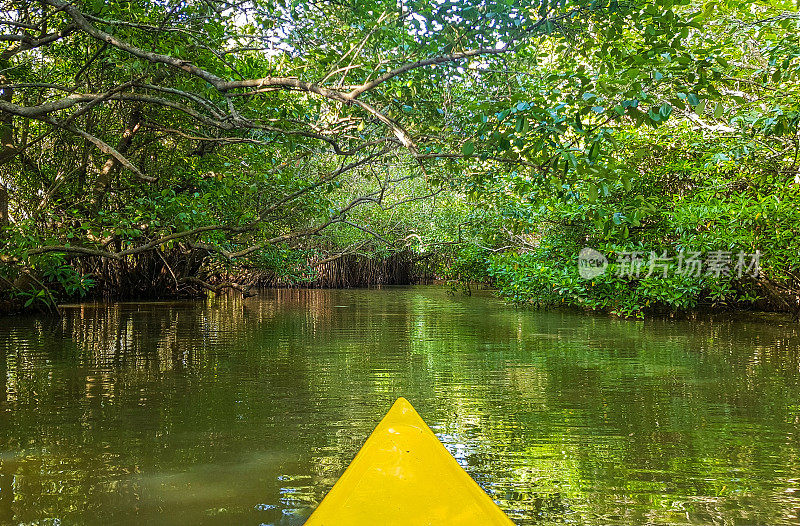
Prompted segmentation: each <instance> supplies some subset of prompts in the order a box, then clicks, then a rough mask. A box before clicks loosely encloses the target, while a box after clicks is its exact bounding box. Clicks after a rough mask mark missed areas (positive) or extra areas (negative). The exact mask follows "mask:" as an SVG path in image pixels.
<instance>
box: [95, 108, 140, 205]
mask: <svg viewBox="0 0 800 526" xmlns="http://www.w3.org/2000/svg"><path fill="white" fill-rule="evenodd" d="M141 125H142V113H141V111H140V110H139V108H134V109H133V110H132V111H131V115H130V117H129V118H128V124H127V125H126V126H125V130H124V131H123V132H122V138H121V139H120V141H119V144H118V145H117V151H118V152H119V153H120V154H122V155H125V154H126V153H128V150H130V148H131V144H133V137H134V136H135V135H136V133H137V132H138V131H139V128H140V127H141ZM119 169H120V163H119V161H117V160H116V159H115V158H113V157H110V158H109V159H108V160H107V161H106V162H105V164H104V165H103V167H102V168H101V169H100V174H99V175H98V176H97V180H96V181H95V183H94V189H93V190H92V207H97V206H99V205H100V202H101V201H102V199H103V196H104V195H105V194H106V192H107V191H108V187H109V186H111V182H112V181H113V180H114V176H115V175H116V174H117V172H119Z"/></svg>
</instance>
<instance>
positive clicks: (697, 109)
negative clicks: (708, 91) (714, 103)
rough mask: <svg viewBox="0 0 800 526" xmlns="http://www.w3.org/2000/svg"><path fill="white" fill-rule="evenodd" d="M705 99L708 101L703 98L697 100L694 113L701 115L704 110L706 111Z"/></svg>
mask: <svg viewBox="0 0 800 526" xmlns="http://www.w3.org/2000/svg"><path fill="white" fill-rule="evenodd" d="M707 101H708V99H703V100H701V101H700V102H698V103H697V105H696V106H695V107H694V111H695V113H697V114H698V115H703V113H705V111H706V102H707Z"/></svg>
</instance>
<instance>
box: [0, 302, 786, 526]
mask: <svg viewBox="0 0 800 526" xmlns="http://www.w3.org/2000/svg"><path fill="white" fill-rule="evenodd" d="M63 310H64V316H63V318H61V319H52V318H36V317H25V318H3V319H0V524H26V525H28V524H31V525H33V524H37V525H68V524H76V525H78V524H80V525H84V524H85V525H95V524H97V525H101V524H102V525H140V524H160V525H196V524H204V525H222V524H237V525H238V524H240V525H253V526H259V525H290V524H291V525H299V524H302V523H303V520H304V518H305V517H307V515H308V514H309V513H310V511H311V510H313V508H314V506H315V505H316V504H317V503H318V502H319V501H320V499H321V498H322V497H323V496H324V494H325V493H326V492H327V490H328V489H330V487H331V486H332V485H333V484H334V482H335V481H336V479H337V477H338V476H339V475H340V474H341V473H342V471H343V470H344V469H345V467H346V466H347V464H348V463H349V461H350V460H351V459H352V457H353V456H354V455H355V453H356V451H357V450H358V448H359V446H360V445H361V443H362V442H363V441H364V439H365V438H366V436H367V435H368V434H369V432H370V431H371V429H372V428H373V427H374V426H375V424H376V423H377V422H378V420H379V419H380V417H381V416H382V414H383V413H384V412H385V411H386V410H387V409H388V408H389V406H390V405H391V403H392V401H394V399H395V398H396V397H398V396H405V397H407V398H408V399H409V400H410V401H411V402H412V403H413V404H414V405H415V406H416V408H417V410H418V411H419V412H420V414H421V415H422V416H423V418H424V419H425V420H426V421H427V422H428V423H429V424H430V425H431V427H432V428H433V430H434V432H435V433H436V434H437V435H438V436H439V438H440V439H441V440H442V441H443V442H444V443H445V445H446V446H447V448H448V449H449V450H450V451H451V452H452V453H453V455H454V456H455V457H456V458H457V460H458V461H459V462H460V463H461V464H462V466H464V468H465V469H466V470H467V471H468V472H469V473H470V474H471V475H472V476H473V477H474V478H475V479H476V480H477V481H478V483H479V484H481V486H483V487H484V489H486V490H487V491H488V492H489V494H490V495H491V496H492V497H493V498H494V499H495V500H496V501H497V502H498V503H499V504H500V506H501V507H502V508H503V509H504V510H505V511H506V512H507V513H508V514H509V515H510V516H511V517H512V519H513V520H514V521H515V523H517V524H519V525H533V524H563V523H568V524H585V525H600V524H630V525H633V524H644V523H657V524H663V523H677V524H796V523H798V521H800V330H799V329H798V325H797V324H795V323H792V322H791V321H790V320H788V319H785V318H782V317H772V316H763V317H760V318H753V317H749V318H747V319H746V320H742V319H739V320H738V321H735V320H734V319H731V318H725V317H723V318H715V319H705V320H702V321H669V320H652V321H645V322H641V321H627V320H615V319H610V318H605V317H594V316H585V315H580V314H573V313H564V312H539V311H529V310H519V309H515V308H513V307H510V306H507V305H505V304H503V303H502V302H500V301H499V300H497V299H495V298H493V297H491V296H489V295H484V294H480V295H476V296H472V297H462V296H455V297H453V296H450V295H448V294H447V292H446V291H444V290H442V289H439V288H435V287H415V288H387V289H382V290H347V291H343V290H305V291H300V290H273V291H265V292H264V293H262V294H261V295H260V296H258V297H255V298H249V299H247V300H241V299H234V298H216V299H210V300H207V301H200V302H184V303H147V304H127V303H121V304H112V305H106V304H86V305H75V306H68V307H65V308H64V309H63Z"/></svg>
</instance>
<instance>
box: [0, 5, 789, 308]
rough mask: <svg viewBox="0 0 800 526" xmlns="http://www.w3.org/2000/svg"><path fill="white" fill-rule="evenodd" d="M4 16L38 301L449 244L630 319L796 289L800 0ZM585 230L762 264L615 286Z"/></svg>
mask: <svg viewBox="0 0 800 526" xmlns="http://www.w3.org/2000/svg"><path fill="white" fill-rule="evenodd" d="M0 12H1V13H0V26H2V34H1V35H0V42H2V44H3V46H4V47H3V49H2V51H0V75H1V76H0V90H1V91H0V119H2V121H1V122H0V139H2V151H1V152H0V177H2V189H0V223H2V227H3V229H4V234H3V237H2V241H1V242H2V243H3V250H2V252H3V255H2V257H3V263H4V270H3V277H4V283H5V285H4V287H5V290H6V292H7V293H8V294H9V295H11V296H14V297H21V298H24V299H25V300H26V302H27V303H29V304H30V303H32V302H36V301H41V302H43V303H48V302H50V303H55V302H56V299H57V298H56V297H68V296H72V295H76V294H84V293H87V292H91V291H95V293H97V291H103V292H104V293H106V294H109V293H112V294H113V293H114V292H115V291H116V292H118V293H119V294H118V295H132V296H135V295H158V294H162V293H164V291H172V292H173V293H178V292H181V291H182V292H191V291H193V290H199V289H201V288H210V289H212V290H219V287H220V286H221V285H222V284H225V285H229V286H238V285H236V284H235V283H233V282H230V281H225V280H224V279H221V278H220V277H221V276H229V275H235V274H237V273H240V272H242V269H248V268H272V269H275V270H278V271H280V272H284V273H290V274H292V276H293V278H294V279H303V277H304V276H306V277H307V275H309V274H313V268H310V267H308V255H309V254H314V255H315V256H314V257H315V258H316V261H318V262H319V261H329V260H332V259H333V258H336V257H340V256H341V255H343V254H348V253H353V252H366V253H391V252H396V251H399V250H408V249H411V250H413V251H416V252H417V253H426V252H431V251H438V252H443V251H444V250H445V249H443V248H441V247H446V250H448V251H450V252H449V253H450V254H451V255H452V257H451V259H450V262H451V264H450V265H449V270H447V271H445V272H449V273H450V274H452V275H458V276H461V277H462V278H464V279H466V278H469V279H476V278H477V279H492V280H495V282H496V283H498V284H499V285H500V286H501V290H503V291H504V292H505V293H507V294H508V295H510V296H512V297H514V298H516V299H518V300H520V301H528V300H529V299H531V298H536V302H540V303H553V302H555V303H559V302H565V301H566V302H568V303H572V304H579V305H584V306H591V307H593V308H618V309H617V310H618V311H619V312H622V313H637V312H640V311H641V310H642V309H643V308H644V307H646V306H647V305H645V303H646V302H654V303H659V304H662V305H667V306H670V307H671V308H687V307H691V306H692V305H695V304H696V302H697V301H702V300H703V299H704V298H707V297H711V296H714V295H716V296H715V297H716V300H715V301H717V300H718V302H726V301H740V300H741V301H752V300H755V299H757V298H758V297H762V296H764V295H765V294H766V295H770V294H771V296H770V297H772V298H773V300H774V301H784V302H785V301H786V298H785V296H786V292H787V291H792V290H794V288H796V286H797V285H798V283H797V280H796V279H795V277H794V272H795V268H796V266H797V251H796V250H794V244H793V243H794V241H793V239H794V235H793V231H792V228H793V223H792V222H791V221H792V220H793V218H794V215H795V214H796V206H795V204H794V192H795V191H796V187H797V184H798V183H797V181H796V180H795V177H796V174H797V152H798V148H797V142H798V137H797V122H798V110H797V94H798V92H797V75H798V67H799V62H798V54H799V53H800V42H798V37H797V34H798V32H797V29H798V16H797V14H796V13H797V9H796V5H795V4H794V2H788V1H780V0H778V1H769V2H759V3H750V2H748V3H744V2H733V1H719V2H714V1H709V2H705V3H703V4H699V3H697V2H694V1H690V0H679V1H674V0H658V1H656V2H618V1H597V0H594V1H583V0H578V1H563V0H538V1H535V2H520V1H510V0H509V1H501V0H497V1H478V2H461V1H437V2H413V1H404V2H399V3H398V2H396V1H392V2H383V1H377V0H374V1H367V2H362V1H359V2H349V1H329V2H324V1H288V0H286V1H278V2H274V1H270V2H264V1H260V0H257V1H243V2H228V1H219V0H202V1H199V0H198V1H187V2H171V1H167V2H154V1H149V0H137V1H132V2H111V3H105V2H96V1H92V0H85V1H77V2H65V1H62V0H41V1H37V2H23V1H7V2H3V7H2V10H0ZM768 210H769V211H768ZM759 211H760V214H759ZM583 245H595V246H598V247H600V248H602V249H603V250H604V251H605V252H607V253H609V254H613V253H618V252H625V251H630V250H632V249H634V248H635V249H637V250H651V249H652V250H655V249H656V248H659V249H660V248H663V249H668V248H686V247H695V248H696V247H697V246H701V247H702V248H703V249H704V250H711V249H721V248H725V249H726V250H735V249H747V250H748V251H750V252H752V251H754V250H760V251H763V252H764V255H765V259H764V261H765V262H766V264H765V265H762V266H764V268H765V271H766V272H765V273H764V274H762V279H761V281H759V282H758V283H756V284H755V285H754V284H753V283H749V284H747V283H744V281H741V280H740V281H741V282H739V281H737V282H735V283H734V280H733V278H732V277H731V276H727V277H725V276H723V279H722V281H720V279H716V280H710V281H709V280H708V279H706V277H703V278H702V279H699V280H693V281H692V282H691V283H689V284H683V285H681V286H682V287H683V288H682V289H681V288H678V289H676V288H675V287H676V285H675V283H674V282H671V281H668V280H662V281H661V282H660V284H659V285H651V286H650V289H652V290H651V291H650V292H647V293H645V292H642V291H643V290H644V289H642V287H643V286H646V280H641V279H633V280H631V279H627V278H626V279H620V278H619V277H618V276H615V275H614V274H613V273H608V274H607V275H606V276H605V279H606V280H607V282H605V284H604V285H603V286H605V287H608V289H607V290H604V291H601V292H596V291H594V290H589V289H591V288H592V287H595V284H592V285H589V284H588V283H586V282H585V281H582V280H580V278H579V276H578V275H577V267H576V265H575V262H576V257H577V253H578V250H579V249H580V247H581V246H583ZM436 247H440V248H436ZM556 256H557V257H556ZM469 269H472V270H469ZM487 269H488V271H489V274H487V273H486V272H487ZM716 278H720V276H716ZM764 279H767V281H764ZM642 283H645V285H642ZM556 285H557V286H556ZM554 289H555V290H554ZM650 289H648V290H650ZM667 289H669V290H670V291H673V292H672V294H673V295H674V296H675V297H674V298H672V297H667V296H665V294H667V292H665V291H666V290H667ZM637 291H638V292H637ZM676 291H677V292H676ZM769 291H772V292H769ZM554 294H555V295H554ZM778 297H780V298H782V299H780V300H778V299H777V298H778ZM685 298H689V300H688V302H687V301H685ZM693 302H694V303H693Z"/></svg>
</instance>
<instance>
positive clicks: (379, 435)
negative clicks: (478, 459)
mask: <svg viewBox="0 0 800 526" xmlns="http://www.w3.org/2000/svg"><path fill="white" fill-rule="evenodd" d="M400 525H402V526H423V525H425V526H427V525H431V526H433V525H435V526H513V523H512V522H511V520H510V519H509V518H508V517H507V516H506V515H505V513H503V511H502V510H501V509H500V508H499V507H498V506H497V504H495V503H494V502H493V501H492V499H491V498H489V496H488V495H487V494H486V493H485V492H484V491H483V490H482V489H481V487H480V486H478V484H477V483H476V482H475V481H474V480H472V478H471V477H470V476H469V475H468V474H467V472H466V471H464V470H463V469H462V468H461V466H460V465H459V464H458V462H456V459H454V458H453V457H452V456H451V455H450V453H449V452H448V451H447V449H445V447H444V446H443V445H442V443H441V442H439V440H438V439H437V438H436V435H434V434H433V431H431V429H430V428H429V427H428V426H427V425H426V424H425V422H424V421H423V420H422V418H420V416H419V414H417V412H416V411H415V410H414V408H413V407H412V406H411V404H410V403H409V402H408V400H406V399H405V398H399V399H398V400H397V401H396V402H395V403H394V405H393V406H392V408H391V409H390V410H389V412H388V413H387V414H386V416H384V417H383V420H381V422H380V423H379V424H378V427H376V428H375V430H374V431H373V432H372V434H371V435H370V436H369V438H367V441H366V442H365V443H364V445H363V446H362V447H361V450H360V451H359V452H358V454H357V455H356V457H355V458H354V459H353V461H352V462H351V463H350V466H348V468H347V469H346V470H345V472H344V474H343V475H342V476H341V478H339V480H338V481H337V482H336V484H335V485H334V486H333V488H332V489H331V490H330V492H328V494H327V495H326V496H325V498H324V499H323V500H322V502H321V503H320V505H319V506H318V507H317V509H316V510H315V511H314V513H313V514H312V515H311V517H310V518H309V519H308V521H307V522H306V523H305V526H400Z"/></svg>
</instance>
